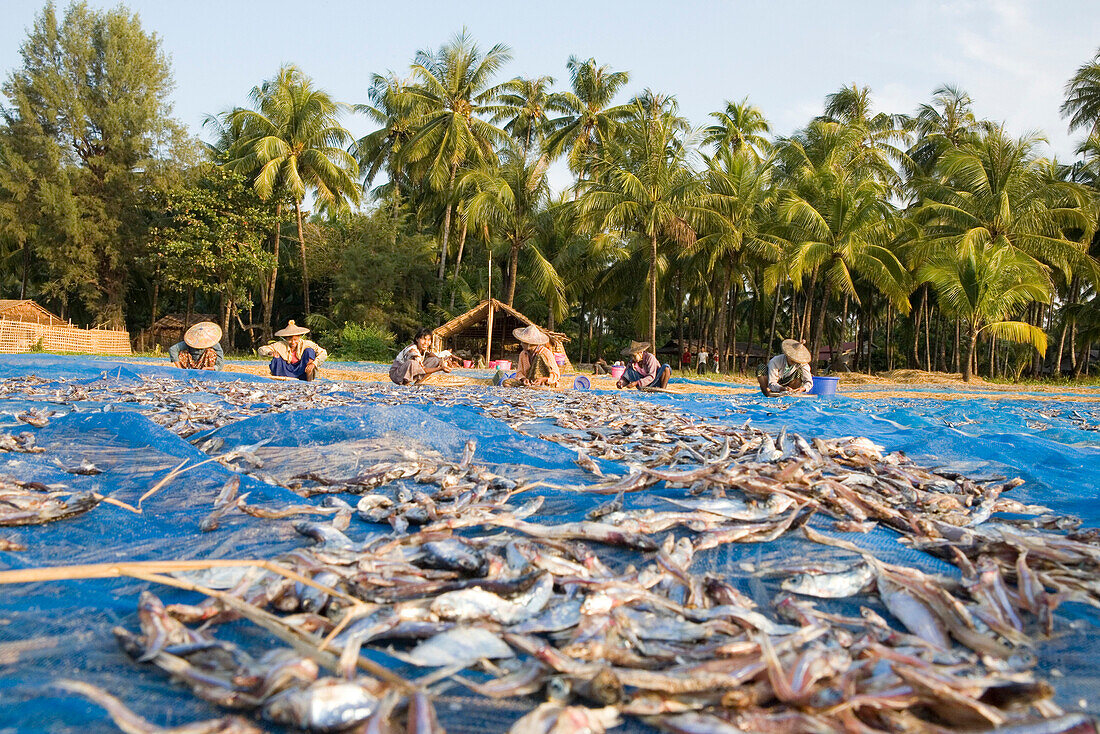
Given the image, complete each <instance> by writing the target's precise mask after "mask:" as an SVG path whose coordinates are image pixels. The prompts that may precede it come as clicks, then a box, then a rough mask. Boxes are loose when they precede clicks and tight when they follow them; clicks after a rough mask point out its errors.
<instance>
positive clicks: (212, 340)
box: [168, 321, 225, 370]
mask: <svg viewBox="0 0 1100 734" xmlns="http://www.w3.org/2000/svg"><path fill="white" fill-rule="evenodd" d="M221 339H222V327H220V326H218V325H217V324H215V323H214V322H213V321H200V322H199V323H197V324H195V325H194V326H192V327H191V328H190V329H188V330H187V333H185V334H184V335H183V341H181V342H178V343H176V344H173V345H172V346H170V347H168V358H169V359H171V360H172V362H173V364H175V365H176V366H177V367H179V368H180V369H184V370H220V369H221V368H222V367H224V366H225V352H223V351H222V345H221Z"/></svg>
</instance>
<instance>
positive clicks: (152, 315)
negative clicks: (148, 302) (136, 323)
mask: <svg viewBox="0 0 1100 734" xmlns="http://www.w3.org/2000/svg"><path fill="white" fill-rule="evenodd" d="M159 274H160V268H157V272H156V274H154V275H153V307H152V308H151V309H150V310H149V328H150V329H152V328H153V326H154V325H155V324H156V323H157V301H158V300H160V277H159Z"/></svg>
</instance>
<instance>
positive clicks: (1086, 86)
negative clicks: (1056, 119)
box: [1060, 52, 1100, 135]
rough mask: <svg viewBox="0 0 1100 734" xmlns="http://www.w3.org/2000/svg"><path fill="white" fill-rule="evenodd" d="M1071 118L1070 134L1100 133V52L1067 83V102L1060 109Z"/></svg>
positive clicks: (1083, 65)
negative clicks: (1077, 131)
mask: <svg viewBox="0 0 1100 734" xmlns="http://www.w3.org/2000/svg"><path fill="white" fill-rule="evenodd" d="M1060 109H1061V112H1062V116H1063V117H1068V118H1069V129H1070V132H1073V131H1074V130H1078V129H1084V130H1086V131H1088V133H1089V134H1090V135H1092V134H1093V133H1097V132H1100V52H1097V54H1096V55H1095V56H1093V57H1092V60H1091V61H1088V62H1087V63H1084V64H1082V65H1081V66H1080V67H1078V69H1077V71H1076V72H1075V73H1074V74H1073V76H1072V77H1070V80H1069V81H1068V82H1066V101H1065V102H1063V103H1062V107H1061V108H1060Z"/></svg>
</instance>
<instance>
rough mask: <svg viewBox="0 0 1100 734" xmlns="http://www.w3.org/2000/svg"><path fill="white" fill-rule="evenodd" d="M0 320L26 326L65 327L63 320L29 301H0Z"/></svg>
mask: <svg viewBox="0 0 1100 734" xmlns="http://www.w3.org/2000/svg"><path fill="white" fill-rule="evenodd" d="M0 319H7V320H8V321H21V322H23V323H27V324H46V325H47V326H67V324H66V322H65V320H64V319H62V318H60V317H58V316H54V315H53V314H52V313H50V312H49V311H47V310H46V309H44V308H42V307H41V306H39V305H38V304H37V303H35V302H34V301H31V300H0Z"/></svg>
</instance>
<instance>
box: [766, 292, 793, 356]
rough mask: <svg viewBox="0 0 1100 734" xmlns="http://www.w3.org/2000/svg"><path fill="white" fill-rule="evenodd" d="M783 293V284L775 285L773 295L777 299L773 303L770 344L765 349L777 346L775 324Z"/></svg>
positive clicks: (769, 349)
mask: <svg viewBox="0 0 1100 734" xmlns="http://www.w3.org/2000/svg"><path fill="white" fill-rule="evenodd" d="M782 293H783V286H782V285H777V286H776V287H775V294H774V295H773V298H774V299H775V303H773V304H772V327H771V331H770V332H769V334H768V345H767V348H766V349H765V350H764V351H771V349H772V347H774V346H775V326H776V323H775V322H776V320H777V319H778V318H779V302H780V301H781V300H782V298H781V295H782ZM792 333H793V330H792Z"/></svg>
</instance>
